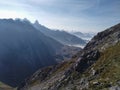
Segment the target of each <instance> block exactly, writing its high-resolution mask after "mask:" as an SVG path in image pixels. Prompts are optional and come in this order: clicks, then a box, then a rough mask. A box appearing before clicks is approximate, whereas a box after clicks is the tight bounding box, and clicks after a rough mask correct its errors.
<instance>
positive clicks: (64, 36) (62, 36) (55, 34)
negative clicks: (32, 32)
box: [33, 20, 86, 46]
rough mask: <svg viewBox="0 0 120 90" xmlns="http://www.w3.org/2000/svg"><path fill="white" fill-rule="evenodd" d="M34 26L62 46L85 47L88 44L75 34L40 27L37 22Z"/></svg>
mask: <svg viewBox="0 0 120 90" xmlns="http://www.w3.org/2000/svg"><path fill="white" fill-rule="evenodd" d="M33 25H34V27H35V28H36V29H38V30H40V31H41V32H42V33H44V34H45V35H46V36H48V37H51V38H53V39H55V40H57V41H59V42H60V43H62V44H65V45H70V46H75V45H81V46H85V44H86V42H85V40H83V39H81V38H78V37H77V36H75V35H73V34H70V33H68V32H65V31H60V30H51V29H49V28H47V27H45V26H42V25H40V24H39V22H38V21H37V20H36V21H35V23H34V24H33Z"/></svg>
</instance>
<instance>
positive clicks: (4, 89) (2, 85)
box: [0, 82, 16, 90]
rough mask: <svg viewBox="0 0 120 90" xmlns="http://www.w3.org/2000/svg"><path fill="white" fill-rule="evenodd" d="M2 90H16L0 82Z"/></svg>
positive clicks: (0, 89)
mask: <svg viewBox="0 0 120 90" xmlns="http://www.w3.org/2000/svg"><path fill="white" fill-rule="evenodd" d="M0 90H16V89H14V88H12V87H10V86H8V85H6V84H4V83H2V82H0Z"/></svg>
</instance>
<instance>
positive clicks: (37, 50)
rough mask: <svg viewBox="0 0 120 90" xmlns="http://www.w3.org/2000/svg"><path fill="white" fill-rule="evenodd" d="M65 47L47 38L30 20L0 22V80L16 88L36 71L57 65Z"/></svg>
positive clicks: (2, 20)
mask: <svg viewBox="0 0 120 90" xmlns="http://www.w3.org/2000/svg"><path fill="white" fill-rule="evenodd" d="M62 46H63V45H62V44H60V43H59V42H57V41H55V40H53V39H51V38H48V37H46V36H45V35H44V34H42V33H41V32H40V31H38V30H36V29H35V28H34V27H33V26H32V25H31V24H30V22H28V21H21V20H12V19H8V20H6V19H1V20H0V81H2V82H4V83H6V84H8V85H11V86H16V85H19V84H20V83H21V81H23V80H24V79H25V78H26V77H28V76H29V75H31V74H32V73H33V72H35V71H36V70H37V69H39V68H41V67H44V66H49V65H53V64H56V61H55V58H54V57H53V55H55V53H56V51H57V50H58V49H60V48H61V47H62Z"/></svg>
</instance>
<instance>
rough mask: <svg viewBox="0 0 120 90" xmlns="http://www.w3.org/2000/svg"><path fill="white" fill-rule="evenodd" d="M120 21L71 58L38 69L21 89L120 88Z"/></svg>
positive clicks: (79, 89) (88, 89) (114, 89)
mask: <svg viewBox="0 0 120 90" xmlns="http://www.w3.org/2000/svg"><path fill="white" fill-rule="evenodd" d="M119 70H120V24H118V25H115V26H113V27H111V28H109V29H107V30H105V31H103V32H100V33H98V34H97V35H96V36H95V37H94V38H93V39H92V40H91V41H90V42H89V43H88V44H87V45H86V47H85V48H84V49H83V50H82V51H80V52H79V53H78V54H76V55H75V56H73V58H72V60H70V61H67V62H62V63H60V64H58V65H55V66H50V67H46V68H43V69H40V70H39V71H37V72H36V73H35V74H34V75H32V76H31V77H29V78H28V79H26V80H25V81H24V82H23V83H22V84H21V86H19V88H18V90H103V89H104V90H106V89H107V90H108V89H110V90H119V89H120V87H119V86H120V77H119V76H120V71H119Z"/></svg>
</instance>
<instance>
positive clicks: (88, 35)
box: [70, 31, 96, 41]
mask: <svg viewBox="0 0 120 90" xmlns="http://www.w3.org/2000/svg"><path fill="white" fill-rule="evenodd" d="M70 33H71V34H73V35H75V36H77V37H79V38H82V39H83V40H88V41H89V40H90V39H92V37H93V36H95V35H96V33H82V32H78V31H77V32H70Z"/></svg>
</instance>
